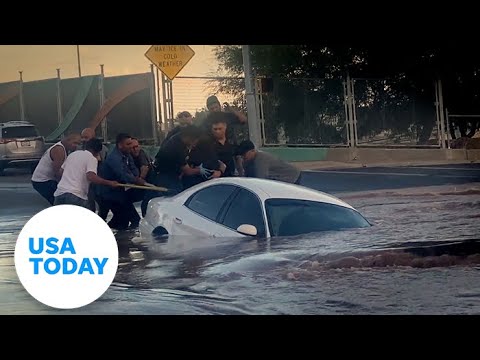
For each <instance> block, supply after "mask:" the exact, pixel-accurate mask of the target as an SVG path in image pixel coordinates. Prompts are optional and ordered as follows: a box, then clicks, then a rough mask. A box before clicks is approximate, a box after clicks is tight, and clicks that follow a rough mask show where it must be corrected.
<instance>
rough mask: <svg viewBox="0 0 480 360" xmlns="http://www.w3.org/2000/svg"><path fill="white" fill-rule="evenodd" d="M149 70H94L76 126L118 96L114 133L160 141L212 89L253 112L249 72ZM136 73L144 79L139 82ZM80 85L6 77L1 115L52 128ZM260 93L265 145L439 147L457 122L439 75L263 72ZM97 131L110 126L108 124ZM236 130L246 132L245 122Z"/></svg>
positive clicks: (196, 111)
mask: <svg viewBox="0 0 480 360" xmlns="http://www.w3.org/2000/svg"><path fill="white" fill-rule="evenodd" d="M151 70H152V71H151V72H150V73H145V74H134V75H127V76H117V77H107V78H105V77H104V78H103V81H100V80H101V79H102V76H103V75H99V76H95V79H94V80H93V83H92V86H91V88H90V90H88V93H86V95H85V99H84V105H83V106H82V107H81V109H80V110H79V111H78V114H76V116H75V119H74V121H73V122H72V124H71V126H70V130H75V131H79V130H80V129H81V128H83V127H85V126H88V124H89V122H90V121H91V120H92V118H94V117H95V116H98V112H99V109H101V108H102V107H103V105H104V102H105V101H107V102H108V101H110V102H114V104H113V103H112V104H110V105H111V106H112V108H111V109H109V111H108V115H107V116H106V121H104V122H103V123H104V125H106V126H105V129H108V137H107V140H112V139H113V138H114V137H115V136H116V134H118V133H119V132H129V133H131V134H132V135H134V136H136V137H139V138H141V139H146V140H148V139H150V140H152V139H153V140H152V141H156V140H159V139H160V140H161V136H162V135H164V134H165V132H167V131H169V129H170V128H171V127H172V126H173V125H174V124H173V122H174V119H175V116H176V114H177V113H178V112H180V111H184V110H187V111H190V112H191V113H192V114H193V115H195V116H196V117H197V118H198V119H200V118H201V117H203V116H206V108H205V106H206V104H205V102H206V99H207V98H208V96H210V95H217V96H218V98H219V100H220V102H221V103H224V102H228V103H229V104H231V105H233V106H235V107H237V108H239V109H240V110H242V111H244V112H246V103H245V80H244V79H243V78H231V77H181V76H179V77H176V78H175V79H174V80H173V81H167V80H166V78H165V77H164V76H162V75H160V74H159V72H158V71H156V72H154V71H153V68H152V69H151ZM102 74H103V72H102ZM136 78H138V79H136ZM135 79H136V80H135ZM132 80H135V81H137V80H139V81H140V87H139V82H138V81H137V82H136V83H135V81H132ZM147 80H148V81H147ZM80 82H81V81H80V78H74V79H61V80H60V79H59V77H58V78H57V79H48V80H41V81H33V82H25V83H23V82H22V81H20V82H13V83H4V84H0V121H8V120H18V119H21V117H22V111H23V112H24V114H23V115H24V117H25V118H26V120H29V121H32V122H34V123H35V124H36V125H37V126H38V127H39V129H40V132H41V134H42V135H44V136H45V135H48V134H49V133H51V132H52V131H53V130H54V129H55V128H57V127H58V125H59V122H61V121H62V117H63V116H65V114H66V113H68V111H69V109H70V108H71V107H72V106H73V103H74V102H75V101H74V98H75V96H76V94H77V93H78V88H79V87H80V86H81V84H80ZM147 82H148V84H147ZM17 83H18V84H17ZM142 84H145V86H143V85H142ZM17 85H18V86H17ZM142 86H143V87H142ZM129 89H130V90H129ZM132 89H133V90H132ZM129 91H130V92H129ZM255 92H256V109H257V118H258V120H259V122H260V128H261V137H262V144H263V145H264V146H278V145H285V146H310V147H311V146H324V147H326V146H328V147H347V146H358V147H367V146H369V147H372V146H377V147H402V146H403V147H437V148H438V147H447V146H448V144H449V143H448V139H449V134H447V133H448V130H449V129H450V127H451V126H452V124H448V118H449V116H448V113H447V114H446V115H445V114H444V109H443V97H442V90H441V83H440V82H439V81H437V82H433V81H432V87H431V90H428V89H427V91H426V92H425V91H423V92H418V91H415V87H405V86H404V87H403V88H402V87H400V85H399V82H398V81H397V82H392V81H389V80H386V79H351V78H349V77H348V76H347V77H345V78H338V79H305V78H257V79H255ZM59 94H60V96H59ZM102 94H103V95H102ZM22 103H23V105H22ZM59 108H60V109H61V112H60V113H59V110H58V109H59ZM454 116H458V115H450V118H451V119H452V121H454ZM160 129H161V130H162V131H163V134H162V132H161V131H160ZM98 132H99V135H100V134H101V133H103V132H101V128H100V127H99V128H98ZM157 132H158V133H157ZM237 132H238V135H239V137H240V138H248V127H247V126H244V127H241V128H240V129H238V130H237ZM450 138H451V134H450Z"/></svg>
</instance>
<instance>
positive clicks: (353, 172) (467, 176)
mask: <svg viewBox="0 0 480 360" xmlns="http://www.w3.org/2000/svg"><path fill="white" fill-rule="evenodd" d="M304 171H305V172H315V173H330V174H332V173H333V174H352V175H383V176H434V177H444V178H466V179H479V180H480V175H477V176H471V175H437V174H405V173H395V172H369V171H362V172H360V171H342V170H339V171H336V170H333V171H332V170H304Z"/></svg>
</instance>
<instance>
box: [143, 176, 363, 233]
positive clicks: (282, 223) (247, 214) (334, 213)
mask: <svg viewBox="0 0 480 360" xmlns="http://www.w3.org/2000/svg"><path fill="white" fill-rule="evenodd" d="M370 226H371V224H370V223H369V222H368V220H367V219H365V218H364V217H363V216H362V215H361V214H360V213H359V212H358V211H357V210H356V209H354V208H353V207H352V206H350V205H349V204H347V203H345V202H344V201H342V200H340V199H337V198H336V197H334V196H331V195H328V194H325V193H323V192H320V191H316V190H313V189H310V188H306V187H303V186H300V185H293V184H289V183H284V182H280V181H274V180H265V179H257V178H245V177H228V178H220V179H212V180H209V181H206V182H203V183H201V184H198V185H196V186H193V187H191V188H189V189H187V190H185V191H183V192H181V193H179V194H177V195H175V196H172V197H158V198H153V199H152V200H150V202H149V203H148V209H147V213H146V215H145V217H144V218H143V219H142V220H141V222H140V228H139V230H140V233H141V235H142V237H144V238H145V237H148V236H152V235H153V236H161V235H167V236H168V235H174V236H177V235H180V236H186V235H191V236H196V237H199V236H202V237H203V236H206V237H248V236H250V237H259V238H269V237H283V236H296V235H302V234H308V233H314V232H321V231H335V230H343V229H351V228H362V227H370Z"/></svg>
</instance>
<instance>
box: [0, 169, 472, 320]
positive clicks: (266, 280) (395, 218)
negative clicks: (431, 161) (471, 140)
mask: <svg viewBox="0 0 480 360" xmlns="http://www.w3.org/2000/svg"><path fill="white" fill-rule="evenodd" d="M366 171H368V170H366ZM429 171H430V172H429ZM352 173H353V174H352ZM354 173H355V171H349V172H345V174H342V172H341V171H339V172H337V173H336V175H335V174H332V173H328V174H327V173H326V172H325V173H324V172H318V173H317V175H315V174H313V173H308V174H306V176H305V184H306V185H307V186H310V187H314V188H318V189H321V190H323V191H327V192H330V193H332V194H334V195H336V196H337V197H339V198H341V199H342V200H345V201H346V202H348V203H349V204H351V205H352V206H354V207H355V208H357V209H358V210H359V211H360V212H361V213H362V214H363V215H364V216H365V217H366V218H367V219H368V220H369V221H370V222H371V223H372V224H373V225H374V226H372V227H371V228H367V229H359V230H351V231H342V232H329V233H322V234H310V235H308V236H301V237H293V238H277V239H261V240H255V239H218V238H215V239H214V238H198V239H192V238H173V237H171V238H169V239H168V240H167V241H164V240H161V239H154V238H148V239H142V238H140V237H139V235H138V233H137V232H122V233H118V234H116V238H117V241H118V243H119V250H120V254H119V255H120V257H119V268H118V272H117V276H116V279H115V281H114V283H113V284H112V285H111V286H110V288H109V289H108V290H107V292H106V293H105V294H104V295H103V296H102V297H101V298H100V299H98V300H97V301H95V302H94V303H92V304H90V305H88V306H85V307H83V308H80V309H75V310H56V309H52V308H49V307H47V306H44V305H43V304H41V303H39V302H37V301H36V300H35V299H33V298H32V297H31V296H30V295H29V294H28V293H27V292H26V291H25V290H24V289H23V287H22V285H21V284H20V282H19V281H18V278H17V275H16V272H15V267H14V264H13V255H14V249H15V241H16V237H17V236H18V233H19V232H20V230H21V228H22V227H23V225H24V224H25V223H26V222H27V221H28V220H29V218H30V217H31V216H33V215H34V214H35V213H36V212H38V211H40V210H42V209H43V208H44V207H45V203H44V201H43V200H42V199H41V198H40V197H39V196H38V194H36V193H35V192H34V191H33V189H32V188H31V185H30V184H29V182H28V176H25V175H19V176H6V177H4V178H3V179H1V184H0V196H1V197H2V205H1V207H0V313H1V314H480V281H479V279H480V182H478V181H480V178H479V177H478V174H479V173H480V168H479V167H478V166H477V167H474V168H472V169H470V168H465V170H464V171H460V170H458V171H453V170H448V171H444V172H442V170H438V169H437V170H428V169H427V170H425V169H418V170H417V171H416V172H415V171H413V170H412V168H410V169H405V171H404V174H403V175H402V174H400V170H398V169H396V170H391V171H385V170H383V171H374V170H372V171H371V172H370V173H369V174H370V175H368V173H363V174H359V175H358V176H357V175H355V174H354ZM414 173H416V174H417V175H415V174H414ZM394 174H396V175H394ZM405 174H413V175H405ZM418 174H426V175H425V176H421V175H418ZM429 174H430V175H429ZM436 174H440V175H436ZM455 174H457V176H455ZM315 176H317V180H315ZM334 176H337V178H336V179H334V178H333V177H334ZM356 176H357V178H361V179H362V180H357V178H356ZM438 176H440V177H441V179H442V181H441V180H439V177H438ZM367 177H368V178H367ZM429 178H430V180H431V182H430V183H428V181H429ZM339 179H342V180H341V181H339ZM363 179H365V180H363ZM406 179H407V180H408V181H405V180H406ZM412 179H413V180H416V181H421V182H420V183H412V181H413V180H412ZM402 182H403V183H404V186H401V185H398V186H397V185H396V184H401V183H402ZM342 183H345V184H348V186H345V187H344V188H340V185H341V184H342ZM389 185H391V186H389ZM11 194H14V196H9V197H8V199H7V196H8V195H11Z"/></svg>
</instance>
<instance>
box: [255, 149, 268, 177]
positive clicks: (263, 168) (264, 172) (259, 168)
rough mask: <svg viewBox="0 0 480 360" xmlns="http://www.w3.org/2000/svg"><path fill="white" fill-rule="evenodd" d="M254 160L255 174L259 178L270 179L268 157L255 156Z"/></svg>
mask: <svg viewBox="0 0 480 360" xmlns="http://www.w3.org/2000/svg"><path fill="white" fill-rule="evenodd" d="M252 161H253V176H254V177H256V178H259V179H268V175H269V173H270V171H269V170H270V165H269V163H268V161H266V159H264V158H262V157H261V156H258V154H257V155H256V156H255V159H253V160H252Z"/></svg>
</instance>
